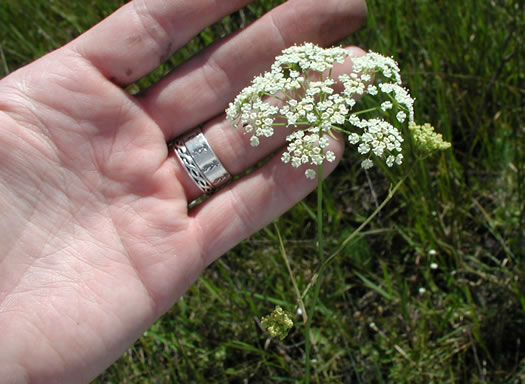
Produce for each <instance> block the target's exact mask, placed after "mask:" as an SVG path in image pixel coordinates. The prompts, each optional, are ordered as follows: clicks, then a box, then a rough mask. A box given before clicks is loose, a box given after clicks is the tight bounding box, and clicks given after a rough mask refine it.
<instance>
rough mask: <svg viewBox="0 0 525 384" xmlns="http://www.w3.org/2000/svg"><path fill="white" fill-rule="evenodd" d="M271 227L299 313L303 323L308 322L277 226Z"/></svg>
mask: <svg viewBox="0 0 525 384" xmlns="http://www.w3.org/2000/svg"><path fill="white" fill-rule="evenodd" d="M273 226H274V227H275V232H277V238H278V239H279V249H280V251H281V256H282V257H283V259H284V263H285V264H286V268H287V269H288V274H289V275H290V279H291V280H292V285H293V289H294V291H295V296H296V298H297V304H298V305H299V308H301V311H302V313H303V322H304V323H306V322H307V321H308V315H307V314H306V309H305V307H304V301H303V298H302V296H301V292H299V288H298V286H297V282H296V281H295V277H294V276H293V273H292V268H291V267H290V262H289V261H288V255H287V254H286V250H285V248H284V243H283V239H282V237H281V232H280V231H279V227H278V226H277V224H275V223H274V224H273Z"/></svg>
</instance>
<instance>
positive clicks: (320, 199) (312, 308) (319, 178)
mask: <svg viewBox="0 0 525 384" xmlns="http://www.w3.org/2000/svg"><path fill="white" fill-rule="evenodd" d="M316 221H317V250H318V254H319V262H320V263H321V268H320V269H319V271H318V273H317V274H316V277H317V278H316V281H315V286H314V291H313V295H312V299H311V301H310V308H309V314H308V320H307V322H306V326H305V330H304V339H305V340H304V341H305V343H304V358H305V367H304V371H305V372H304V382H305V384H309V383H310V363H311V361H310V349H311V340H310V329H311V325H312V319H313V317H314V313H315V309H316V306H317V299H318V297H319V291H320V288H321V280H322V278H321V276H322V272H323V269H324V268H323V265H324V263H323V258H324V235H323V165H322V164H321V165H319V167H318V171H317V220H316Z"/></svg>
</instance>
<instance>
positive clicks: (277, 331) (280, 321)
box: [261, 306, 293, 340]
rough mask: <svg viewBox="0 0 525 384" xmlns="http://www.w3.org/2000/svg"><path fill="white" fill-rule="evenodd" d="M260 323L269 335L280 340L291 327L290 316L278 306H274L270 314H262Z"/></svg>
mask: <svg viewBox="0 0 525 384" xmlns="http://www.w3.org/2000/svg"><path fill="white" fill-rule="evenodd" d="M261 324H262V326H263V327H264V328H265V329H266V331H268V333H269V334H270V336H271V337H273V338H278V339H280V340H283V339H284V338H285V337H286V336H287V335H288V332H289V331H290V329H291V328H292V327H293V321H292V317H291V316H290V314H289V313H288V312H285V311H284V310H283V309H282V308H281V307H279V306H276V307H275V309H274V310H273V312H272V313H271V314H270V315H268V316H264V317H263V318H262V319H261Z"/></svg>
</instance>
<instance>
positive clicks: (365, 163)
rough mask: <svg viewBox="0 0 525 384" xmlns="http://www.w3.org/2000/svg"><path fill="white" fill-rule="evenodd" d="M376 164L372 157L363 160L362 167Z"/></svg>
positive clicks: (368, 167)
mask: <svg viewBox="0 0 525 384" xmlns="http://www.w3.org/2000/svg"><path fill="white" fill-rule="evenodd" d="M373 165H374V162H373V161H372V160H370V159H365V160H363V161H362V162H361V167H362V168H363V169H370V168H372V166H373Z"/></svg>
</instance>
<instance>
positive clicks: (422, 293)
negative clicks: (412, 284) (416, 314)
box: [417, 287, 427, 295]
mask: <svg viewBox="0 0 525 384" xmlns="http://www.w3.org/2000/svg"><path fill="white" fill-rule="evenodd" d="M417 291H418V292H419V294H420V295H424V294H425V293H426V291H427V290H426V289H425V288H423V287H421V288H419V289H418V290H417Z"/></svg>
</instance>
